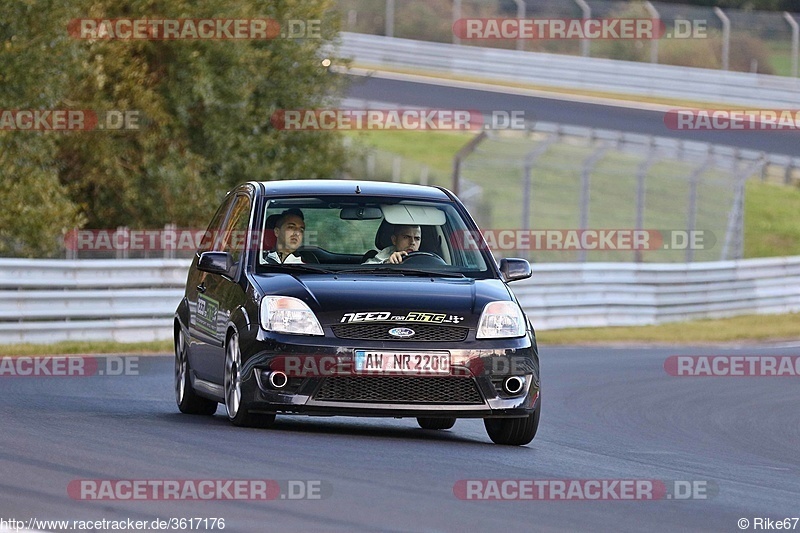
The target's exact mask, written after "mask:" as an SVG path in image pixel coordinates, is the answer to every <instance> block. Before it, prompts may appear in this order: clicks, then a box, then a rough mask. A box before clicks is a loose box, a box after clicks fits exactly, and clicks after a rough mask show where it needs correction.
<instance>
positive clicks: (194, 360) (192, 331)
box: [186, 194, 235, 380]
mask: <svg viewBox="0 0 800 533" xmlns="http://www.w3.org/2000/svg"><path fill="white" fill-rule="evenodd" d="M234 199H235V195H233V194H230V195H228V196H227V197H226V198H225V201H224V202H223V203H222V205H221V206H220V207H219V209H217V212H216V214H215V215H214V217H213V218H212V219H211V223H209V225H208V229H207V230H206V232H205V234H204V235H203V239H202V241H201V242H200V248H199V249H198V251H197V257H195V260H194V264H193V265H192V268H191V269H190V271H189V277H188V279H187V281H186V300H187V302H188V304H189V343H190V347H191V349H190V354H191V355H190V358H191V360H190V364H191V367H192V369H193V370H194V371H195V373H196V374H197V377H199V378H200V379H204V380H209V379H211V376H212V375H213V373H214V372H213V370H214V369H213V360H214V359H213V354H214V344H215V343H216V342H217V340H216V338H217V335H216V325H215V321H216V315H217V313H216V308H215V304H214V302H213V301H211V300H209V298H207V297H206V293H207V291H208V286H209V283H213V281H212V280H211V279H209V278H211V276H212V275H211V274H209V273H207V272H202V271H200V270H198V269H197V262H198V259H199V256H200V254H201V253H203V252H211V251H220V250H221V242H222V230H223V227H224V225H225V222H226V220H227V218H228V214H229V213H230V210H231V206H232V205H233V201H234Z"/></svg>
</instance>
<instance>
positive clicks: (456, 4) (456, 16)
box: [450, 0, 461, 44]
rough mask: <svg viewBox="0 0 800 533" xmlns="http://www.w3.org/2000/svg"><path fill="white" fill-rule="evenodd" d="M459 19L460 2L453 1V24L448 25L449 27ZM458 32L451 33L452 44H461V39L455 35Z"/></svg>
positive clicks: (459, 0)
mask: <svg viewBox="0 0 800 533" xmlns="http://www.w3.org/2000/svg"><path fill="white" fill-rule="evenodd" d="M460 18H461V0H453V23H452V24H451V25H450V26H451V27H452V26H453V25H455V23H456V21H457V20H459V19H460ZM457 33H458V32H453V44H461V38H460V37H459V36H458V35H457Z"/></svg>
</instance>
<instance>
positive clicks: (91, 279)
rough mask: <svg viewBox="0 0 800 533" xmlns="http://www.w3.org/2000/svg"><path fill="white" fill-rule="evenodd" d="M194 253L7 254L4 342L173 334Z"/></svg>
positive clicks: (2, 274)
mask: <svg viewBox="0 0 800 533" xmlns="http://www.w3.org/2000/svg"><path fill="white" fill-rule="evenodd" d="M188 267H189V261H187V260H185V259H180V260H177V259H175V260H154V259H144V260H141V259H140V260H91V261H90V260H83V261H63V260H33V259H30V260H29V259H2V260H0V344H15V343H42V344H44V343H51V342H58V341H88V340H114V341H119V342H147V341H154V340H166V339H169V338H171V336H172V329H171V321H170V318H171V317H172V315H173V313H174V312H175V308H176V307H177V306H178V302H179V301H180V299H181V297H182V296H183V291H184V286H185V285H186V274H187V271H188Z"/></svg>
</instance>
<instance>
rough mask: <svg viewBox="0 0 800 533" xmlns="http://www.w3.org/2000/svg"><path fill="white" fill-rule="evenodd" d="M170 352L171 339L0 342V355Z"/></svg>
mask: <svg viewBox="0 0 800 533" xmlns="http://www.w3.org/2000/svg"><path fill="white" fill-rule="evenodd" d="M155 353H159V354H160V353H169V354H171V353H172V341H153V342H135V343H122V342H112V341H67V342H57V343H55V344H4V345H3V344H0V355H4V356H5V355H12V356H13V355H23V356H24V355H28V356H33V355H90V354H155Z"/></svg>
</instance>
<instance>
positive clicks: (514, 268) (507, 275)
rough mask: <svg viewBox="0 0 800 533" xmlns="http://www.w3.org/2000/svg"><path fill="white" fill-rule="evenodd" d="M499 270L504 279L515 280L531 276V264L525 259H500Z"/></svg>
mask: <svg viewBox="0 0 800 533" xmlns="http://www.w3.org/2000/svg"><path fill="white" fill-rule="evenodd" d="M500 272H502V274H503V278H504V279H505V280H506V281H516V280H518V279H527V278H529V277H531V274H532V272H531V264H530V263H528V261H527V259H505V258H503V259H501V260H500Z"/></svg>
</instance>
